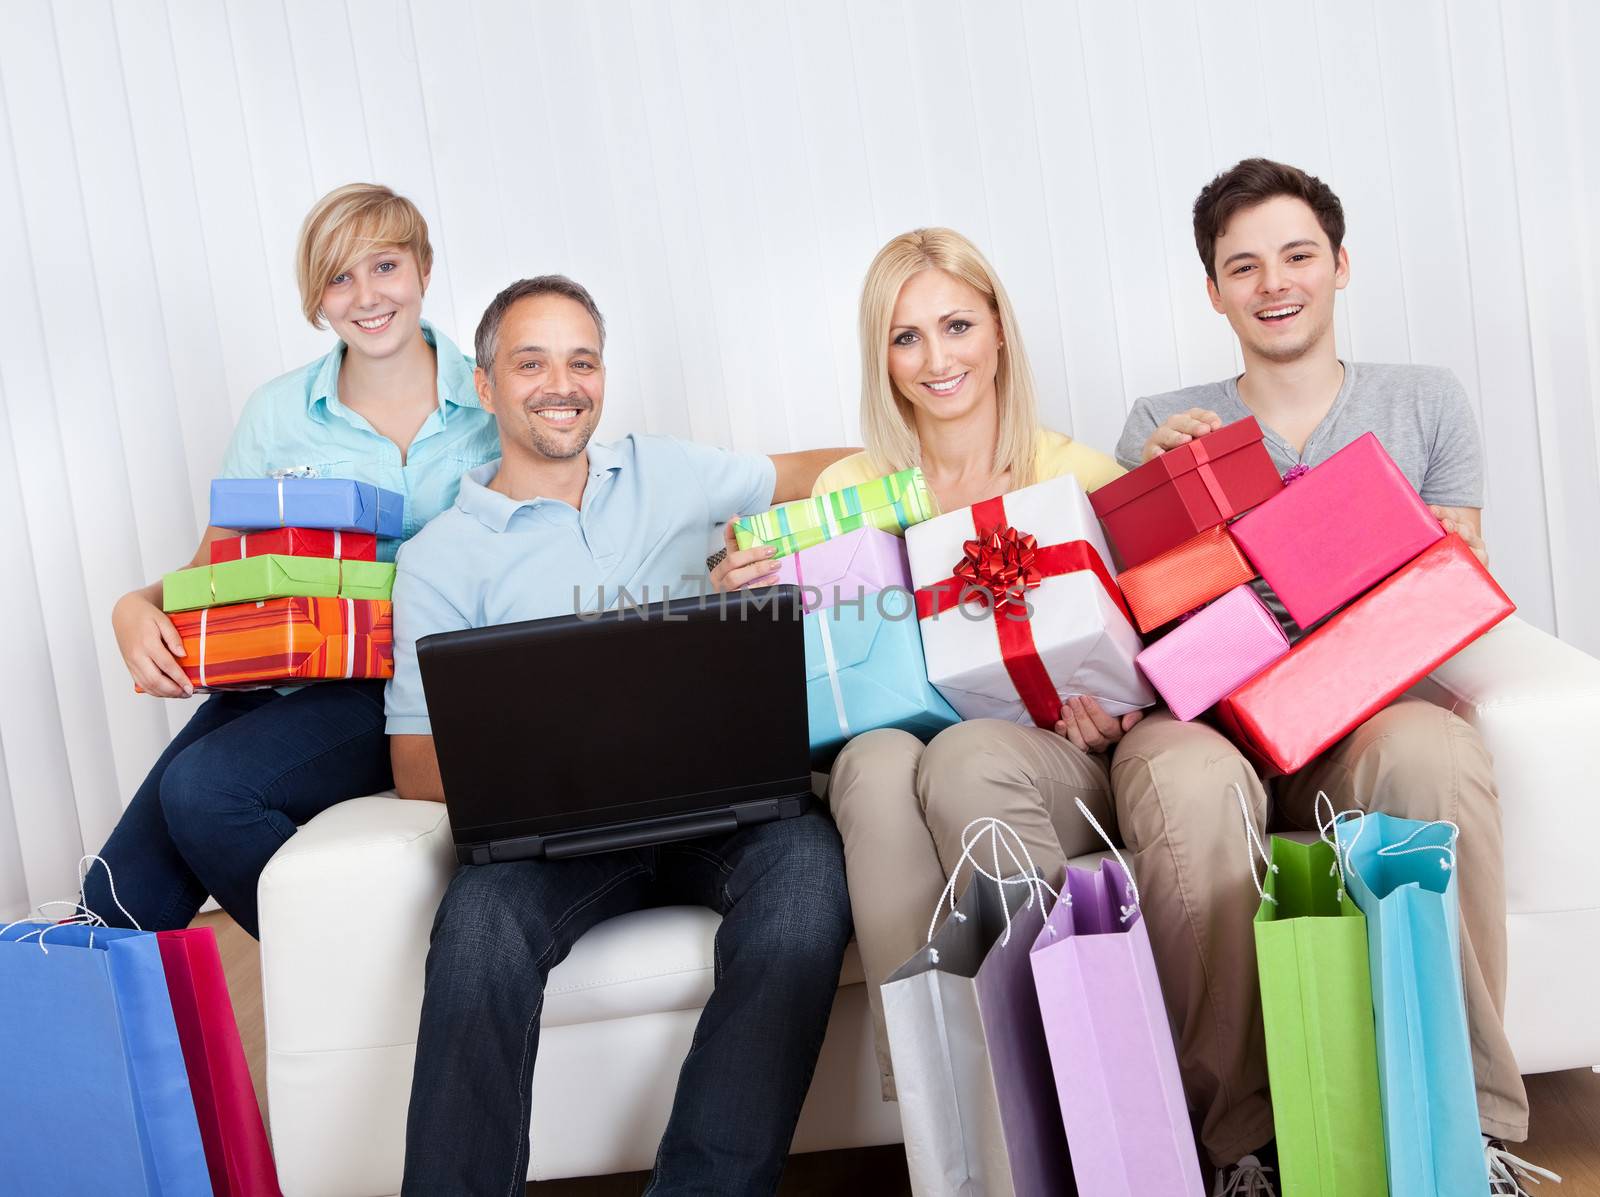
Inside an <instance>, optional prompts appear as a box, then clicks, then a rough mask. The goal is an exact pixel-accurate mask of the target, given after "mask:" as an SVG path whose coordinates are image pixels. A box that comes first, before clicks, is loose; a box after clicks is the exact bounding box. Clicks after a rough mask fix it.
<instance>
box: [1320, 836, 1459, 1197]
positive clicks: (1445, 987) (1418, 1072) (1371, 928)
mask: <svg viewBox="0 0 1600 1197" xmlns="http://www.w3.org/2000/svg"><path fill="white" fill-rule="evenodd" d="M1456 834H1457V831H1456V827H1455V825H1454V824H1452V823H1421V822H1418V821H1416V820H1414V819H1400V818H1396V817H1395V816H1393V815H1385V814H1365V815H1364V814H1362V813H1360V812H1359V811H1354V812H1346V813H1343V814H1341V815H1340V816H1339V818H1338V821H1337V822H1336V824H1335V837H1336V841H1337V844H1338V850H1339V854H1340V857H1341V859H1342V860H1343V861H1344V873H1345V884H1346V886H1347V888H1348V889H1349V892H1350V896H1351V897H1352V898H1354V899H1355V903H1356V905H1357V906H1358V907H1360V908H1361V912H1362V913H1363V914H1365V915H1366V916H1367V956H1368V962H1369V966H1370V971H1371V974H1372V1006H1373V1014H1374V1016H1375V1021H1376V1028H1377V1037H1378V1088H1379V1092H1380V1095H1381V1097H1382V1102H1383V1135H1384V1145H1385V1148H1386V1150H1387V1152H1388V1157H1389V1192H1390V1193H1391V1194H1394V1195H1395V1197H1484V1195H1486V1194H1487V1193H1488V1192H1489V1173H1488V1168H1487V1165H1486V1164H1485V1163H1484V1157H1483V1139H1482V1137H1481V1135H1480V1134H1479V1131H1478V1096H1477V1085H1476V1083H1475V1082H1474V1080H1473V1074H1472V1047H1471V1044H1470V1042H1469V1041H1468V1038H1467V1012H1466V1002H1465V999H1464V997H1463V994H1462V987H1461V937H1460V915H1459V911H1458V907H1457V895H1456V871H1455V857H1456V854H1455V839H1456Z"/></svg>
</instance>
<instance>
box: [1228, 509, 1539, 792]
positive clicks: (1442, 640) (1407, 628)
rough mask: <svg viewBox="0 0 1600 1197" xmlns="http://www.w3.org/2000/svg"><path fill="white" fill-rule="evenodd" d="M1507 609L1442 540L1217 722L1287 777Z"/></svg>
mask: <svg viewBox="0 0 1600 1197" xmlns="http://www.w3.org/2000/svg"><path fill="white" fill-rule="evenodd" d="M1515 610H1516V605H1515V604H1514V603H1512V601H1511V600H1510V599H1509V598H1507V597H1506V594H1505V591H1503V590H1501V589H1500V587H1499V586H1498V585H1497V584H1496V583H1495V580H1494V579H1493V578H1491V577H1490V576H1489V571H1488V570H1486V569H1484V568H1483V566H1482V565H1480V564H1479V563H1478V559H1477V558H1476V557H1474V556H1473V555H1472V551H1471V550H1470V549H1468V548H1467V546H1466V544H1465V543H1464V542H1463V541H1462V540H1461V538H1460V537H1459V536H1455V535H1450V536H1446V537H1445V538H1444V539H1442V540H1440V541H1437V542H1436V543H1435V544H1434V545H1433V546H1432V547H1431V548H1429V549H1427V550H1425V551H1424V552H1423V553H1422V555H1421V556H1419V557H1417V558H1416V559H1415V560H1413V561H1412V562H1411V563H1410V564H1409V565H1406V566H1404V567H1402V568H1401V569H1400V570H1399V571H1398V572H1396V573H1394V574H1393V575H1391V576H1390V577H1389V578H1388V579H1386V580H1385V581H1383V582H1381V583H1379V584H1378V585H1377V586H1375V587H1374V588H1373V589H1372V590H1370V591H1369V592H1368V593H1367V594H1366V596H1365V597H1364V598H1361V599H1358V600H1357V601H1356V602H1354V603H1352V604H1351V605H1350V606H1348V607H1346V608H1345V609H1344V610H1343V611H1340V612H1339V613H1338V614H1337V615H1335V616H1334V617H1333V618H1332V619H1330V620H1329V621H1328V622H1327V623H1325V624H1323V625H1322V627H1320V628H1318V629H1317V630H1316V631H1315V632H1312V633H1311V634H1310V635H1309V636H1307V637H1306V638H1305V639H1303V640H1301V641H1300V643H1298V644H1296V645H1295V646H1294V648H1292V649H1291V650H1290V651H1289V655H1288V656H1286V657H1283V658H1282V659H1280V660H1279V661H1277V662H1276V663H1274V664H1272V665H1270V666H1268V667H1267V669H1266V670H1265V671H1264V672H1262V673H1260V674H1258V675H1257V676H1256V677H1254V678H1252V679H1251V680H1250V681H1248V682H1246V683H1245V684H1244V685H1242V686H1240V687H1239V688H1238V689H1237V690H1235V691H1234V692H1233V693H1232V694H1230V695H1228V697H1227V698H1225V699H1223V700H1222V702H1221V703H1220V704H1219V705H1218V707H1217V713H1218V715H1219V717H1220V718H1221V720H1222V724H1223V727H1225V728H1226V729H1227V731H1228V733H1229V735H1230V736H1232V737H1233V740H1234V742H1235V743H1237V744H1238V745H1239V746H1240V747H1241V748H1243V749H1244V750H1245V752H1246V753H1247V754H1248V755H1250V756H1251V757H1252V758H1254V759H1255V760H1256V762H1257V763H1258V764H1265V765H1267V766H1270V767H1271V769H1272V770H1274V771H1276V772H1279V773H1294V772H1296V771H1297V770H1299V769H1303V768H1305V766H1306V765H1307V764H1308V763H1310V761H1311V760H1312V759H1313V758H1314V757H1316V756H1317V755H1318V754H1319V753H1321V752H1323V751H1324V750H1326V749H1327V748H1329V747H1331V746H1332V745H1333V744H1335V743H1337V742H1338V741H1339V740H1341V739H1343V738H1344V737H1345V736H1346V735H1348V734H1349V733H1350V732H1351V731H1353V730H1354V729H1355V728H1356V727H1358V726H1360V725H1361V724H1362V723H1364V722H1365V721H1366V720H1367V719H1369V718H1371V717H1372V716H1373V715H1375V714H1377V713H1378V712H1379V711H1381V710H1382V709H1383V708H1384V707H1386V706H1388V705H1389V704H1390V703H1391V702H1393V701H1394V700H1395V699H1396V698H1398V697H1399V696H1400V695H1401V694H1403V693H1404V692H1405V691H1406V690H1407V689H1409V688H1410V687H1411V686H1412V684H1413V683H1415V682H1416V681H1417V680H1418V679H1419V678H1421V677H1423V676H1424V675H1426V674H1427V673H1428V672H1429V671H1431V670H1433V669H1435V668H1436V667H1438V666H1439V665H1440V664H1441V663H1443V662H1444V661H1446V660H1448V659H1449V658H1450V657H1452V656H1454V655H1455V654H1456V653H1458V652H1459V651H1461V649H1463V648H1465V647H1466V646H1467V645H1468V644H1470V643H1472V641H1474V640H1476V639H1477V638H1478V637H1479V636H1481V635H1483V633H1485V632H1487V631H1488V630H1489V629H1490V628H1492V627H1494V625H1495V624H1497V623H1499V622H1500V621H1501V620H1502V619H1504V618H1505V617H1506V616H1507V615H1510V614H1511V613H1512V612H1513V611H1515Z"/></svg>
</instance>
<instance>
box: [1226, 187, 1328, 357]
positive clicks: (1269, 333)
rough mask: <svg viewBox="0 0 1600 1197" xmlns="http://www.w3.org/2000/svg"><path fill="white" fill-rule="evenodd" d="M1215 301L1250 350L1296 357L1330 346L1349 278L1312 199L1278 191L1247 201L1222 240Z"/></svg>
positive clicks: (1257, 353)
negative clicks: (1338, 299)
mask: <svg viewBox="0 0 1600 1197" xmlns="http://www.w3.org/2000/svg"><path fill="white" fill-rule="evenodd" d="M1215 262H1216V272H1217V278H1216V281H1215V282H1212V281H1210V280H1207V283H1206V289H1207V291H1208V292H1209V293H1210V296H1211V306H1212V307H1213V308H1215V309H1216V310H1217V311H1219V312H1221V313H1222V314H1223V315H1224V316H1226V317H1227V318H1228V323H1229V324H1231V325H1232V326H1233V331H1234V333H1235V334H1237V336H1238V338H1239V342H1240V345H1241V346H1242V347H1243V349H1244V351H1245V356H1246V357H1247V358H1248V357H1250V356H1252V355H1253V356H1255V357H1257V358H1261V359H1264V360H1266V361H1270V362H1291V361H1295V360H1297V359H1299V358H1301V357H1304V356H1305V355H1307V354H1308V353H1310V352H1312V351H1313V350H1314V349H1318V348H1320V347H1322V346H1324V345H1326V346H1327V347H1328V350H1329V352H1332V338H1333V301H1334V296H1335V295H1336V294H1337V293H1338V292H1339V291H1342V290H1343V289H1344V287H1345V284H1346V283H1348V282H1349V281H1350V259H1349V257H1348V255H1346V253H1345V251H1344V247H1343V246H1341V247H1340V248H1339V251H1338V252H1337V253H1335V252H1334V250H1333V247H1332V245H1331V244H1330V243H1329V241H1328V234H1327V233H1325V232H1324V231H1323V229H1322V225H1321V224H1320V223H1318V221H1317V216H1316V213H1315V212H1313V211H1312V210H1311V207H1310V205H1308V204H1306V203H1305V202H1304V201H1302V200H1299V199H1295V198H1294V197H1292V196H1287V195H1279V196H1274V197H1273V198H1272V199H1269V200H1266V201H1264V202H1262V203H1259V204H1256V205H1255V206H1253V207H1249V208H1242V209H1240V210H1239V211H1238V212H1236V213H1234V215H1233V217H1232V219H1230V220H1229V221H1228V227H1227V228H1226V229H1224V230H1222V232H1221V233H1220V234H1219V235H1218V237H1217V242H1216V254H1215Z"/></svg>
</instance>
